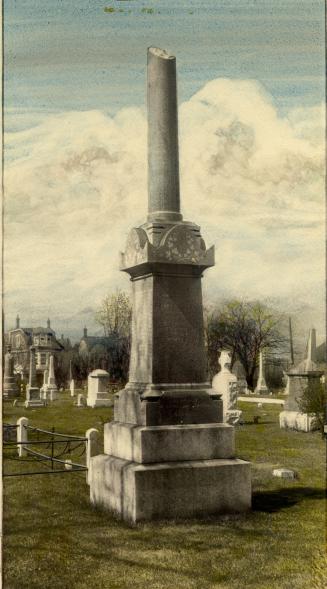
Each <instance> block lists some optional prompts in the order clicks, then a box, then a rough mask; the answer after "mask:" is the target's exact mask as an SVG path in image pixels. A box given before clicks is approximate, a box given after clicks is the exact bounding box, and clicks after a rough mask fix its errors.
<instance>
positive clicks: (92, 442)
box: [85, 427, 99, 485]
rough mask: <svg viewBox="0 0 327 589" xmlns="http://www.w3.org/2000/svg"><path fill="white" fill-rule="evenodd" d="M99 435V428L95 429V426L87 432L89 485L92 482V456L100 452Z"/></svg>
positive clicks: (87, 480) (87, 478) (87, 474)
mask: <svg viewBox="0 0 327 589" xmlns="http://www.w3.org/2000/svg"><path fill="white" fill-rule="evenodd" d="M98 435H99V430H97V429H95V428H94V427H91V428H90V429H88V430H87V432H86V433H85V437H86V438H87V442H86V466H87V471H86V482H87V484H88V485H89V484H90V464H91V458H92V456H95V454H97V452H98Z"/></svg>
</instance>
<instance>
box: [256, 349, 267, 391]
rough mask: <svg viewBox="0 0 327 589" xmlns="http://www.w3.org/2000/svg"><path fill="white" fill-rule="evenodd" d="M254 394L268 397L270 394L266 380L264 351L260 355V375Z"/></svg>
mask: <svg viewBox="0 0 327 589" xmlns="http://www.w3.org/2000/svg"><path fill="white" fill-rule="evenodd" d="M254 392H255V394H256V395H267V394H268V392H269V391H268V387H267V385H266V379H265V355H264V352H263V351H261V352H260V355H259V375H258V382H257V386H256V387H255V391H254Z"/></svg>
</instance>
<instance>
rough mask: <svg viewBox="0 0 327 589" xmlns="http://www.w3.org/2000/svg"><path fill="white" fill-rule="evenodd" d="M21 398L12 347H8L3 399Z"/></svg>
mask: <svg viewBox="0 0 327 589" xmlns="http://www.w3.org/2000/svg"><path fill="white" fill-rule="evenodd" d="M15 397H19V387H18V384H17V381H16V376H15V374H14V358H13V356H12V354H11V347H10V346H8V349H7V353H6V354H5V370H4V376H3V398H4V400H6V399H15Z"/></svg>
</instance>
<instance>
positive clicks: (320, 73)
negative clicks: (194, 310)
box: [4, 0, 324, 339]
mask: <svg viewBox="0 0 327 589" xmlns="http://www.w3.org/2000/svg"><path fill="white" fill-rule="evenodd" d="M4 7H5V23H4V30H5V107H6V115H5V129H6V137H5V142H6V143H5V144H6V149H5V157H6V162H7V166H6V174H5V188H6V194H5V311H6V320H7V325H8V326H10V325H12V324H13V323H14V318H15V316H16V313H17V312H19V313H20V315H21V317H22V324H27V323H28V324H31V325H35V324H39V323H41V324H42V322H43V324H44V325H45V322H46V318H47V317H48V316H50V317H51V318H52V319H53V321H54V328H55V329H57V330H58V331H62V330H63V331H64V332H65V333H66V334H67V335H74V334H75V335H76V334H77V333H78V334H80V333H81V329H82V327H83V323H85V322H86V323H87V324H88V327H89V328H90V333H92V332H93V333H94V332H95V331H96V329H97V328H96V325H95V324H94V310H95V308H96V307H97V305H98V304H99V303H100V301H101V300H102V299H103V298H104V296H105V295H106V294H107V293H108V292H112V291H113V290H115V288H116V287H117V286H118V287H121V288H123V289H125V290H128V287H129V285H128V281H127V278H126V276H125V275H124V274H122V273H121V272H119V268H118V252H119V251H120V250H123V248H124V244H125V241H126V237H127V234H128V231H129V230H130V229H131V228H132V227H133V226H137V225H139V224H141V223H142V222H143V221H144V218H145V214H146V200H147V189H146V186H147V178H146V174H147V169H146V111H145V94H146V92H145V88H146V48H147V47H148V46H151V45H154V46H158V47H161V48H163V49H167V50H168V51H169V52H171V53H173V54H175V55H176V57H177V68H178V93H179V105H180V113H179V120H180V169H181V189H182V192H181V200H182V212H183V214H184V216H185V218H186V219H188V220H191V221H195V222H197V223H199V224H200V225H201V227H202V234H203V237H204V238H205V240H206V242H207V245H208V246H210V245H211V244H214V245H215V248H216V260H217V263H216V266H215V268H213V269H211V270H209V271H208V272H207V273H206V275H205V280H204V282H203V284H204V291H205V300H206V301H215V300H217V299H219V298H221V297H223V296H226V297H230V296H236V297H242V298H252V299H253V298H261V299H267V298H269V299H272V300H274V301H277V302H278V304H281V306H282V307H283V308H285V309H286V310H288V311H289V310H291V309H292V310H293V311H294V310H295V309H296V308H297V309H298V310H299V312H298V316H299V317H300V318H305V324H306V327H310V326H311V325H312V324H315V325H316V327H317V328H318V339H319V337H322V336H321V335H320V336H319V328H320V327H322V325H323V318H324V248H323V237H324V109H323V102H324V39H323V33H324V3H323V2H322V1H318V0H315V1H308V0H294V1H293V0H283V1H281V0H273V1H272V0H270V1H268V0H260V1H259V0H258V1H255V0H248V1H245V0H207V1H204V2H195V0H189V1H188V2H184V1H179V2H172V1H171V0H152V1H151V0H148V1H146V2H140V1H139V0H130V1H129V0H124V1H118V0H112V1H111V2H109V0H107V1H100V0H92V1H86V0H80V1H79V2H77V0H61V1H59V0H38V1H35V0H5V6H4ZM106 7H107V8H114V9H115V11H114V12H105V11H104V8H106ZM151 9H152V10H153V12H152V13H149V12H146V11H145V10H147V11H149V10H151ZM119 10H123V12H119ZM294 301H295V303H294ZM294 305H295V306H294ZM321 333H322V332H321Z"/></svg>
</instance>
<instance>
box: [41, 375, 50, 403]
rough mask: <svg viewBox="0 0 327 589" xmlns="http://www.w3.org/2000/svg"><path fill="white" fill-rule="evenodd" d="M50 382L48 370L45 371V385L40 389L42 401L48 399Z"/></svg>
mask: <svg viewBox="0 0 327 589" xmlns="http://www.w3.org/2000/svg"><path fill="white" fill-rule="evenodd" d="M48 380H49V370H48V369H47V368H46V369H45V371H44V372H43V384H42V387H41V389H40V390H41V397H42V399H46V398H47V388H48Z"/></svg>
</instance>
